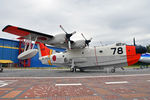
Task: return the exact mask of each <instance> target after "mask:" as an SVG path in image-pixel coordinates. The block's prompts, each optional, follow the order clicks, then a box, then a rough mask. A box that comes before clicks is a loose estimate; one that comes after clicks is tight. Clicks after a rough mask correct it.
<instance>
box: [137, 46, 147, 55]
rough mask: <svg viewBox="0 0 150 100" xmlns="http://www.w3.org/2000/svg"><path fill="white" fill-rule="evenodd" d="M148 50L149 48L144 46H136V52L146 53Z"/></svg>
mask: <svg viewBox="0 0 150 100" xmlns="http://www.w3.org/2000/svg"><path fill="white" fill-rule="evenodd" d="M146 52H147V48H146V47H144V46H136V53H140V54H143V53H146Z"/></svg>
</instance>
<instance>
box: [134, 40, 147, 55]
mask: <svg viewBox="0 0 150 100" xmlns="http://www.w3.org/2000/svg"><path fill="white" fill-rule="evenodd" d="M133 45H134V46H135V48H136V53H140V54H143V53H146V52H147V50H148V48H147V47H145V46H141V45H136V43H135V38H133Z"/></svg>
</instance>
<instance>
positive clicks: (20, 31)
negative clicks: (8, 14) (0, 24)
mask: <svg viewBox="0 0 150 100" xmlns="http://www.w3.org/2000/svg"><path fill="white" fill-rule="evenodd" d="M2 31H3V32H7V33H11V34H14V35H17V36H20V38H24V39H29V40H32V41H35V39H36V37H37V40H38V41H39V42H44V43H46V42H47V41H48V40H51V39H52V38H53V37H54V36H52V35H48V34H44V33H40V32H36V31H32V30H28V29H24V28H20V27H16V26H11V25H7V26H6V27H5V28H4V29H3V30H2Z"/></svg>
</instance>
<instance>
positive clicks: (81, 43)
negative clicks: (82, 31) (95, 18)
mask: <svg viewBox="0 0 150 100" xmlns="http://www.w3.org/2000/svg"><path fill="white" fill-rule="evenodd" d="M85 46H86V43H85V40H77V41H75V42H74V43H73V44H72V48H75V49H79V48H85Z"/></svg>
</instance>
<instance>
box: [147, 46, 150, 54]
mask: <svg viewBox="0 0 150 100" xmlns="http://www.w3.org/2000/svg"><path fill="white" fill-rule="evenodd" d="M146 48H147V52H148V53H150V45H147V46H146Z"/></svg>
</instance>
